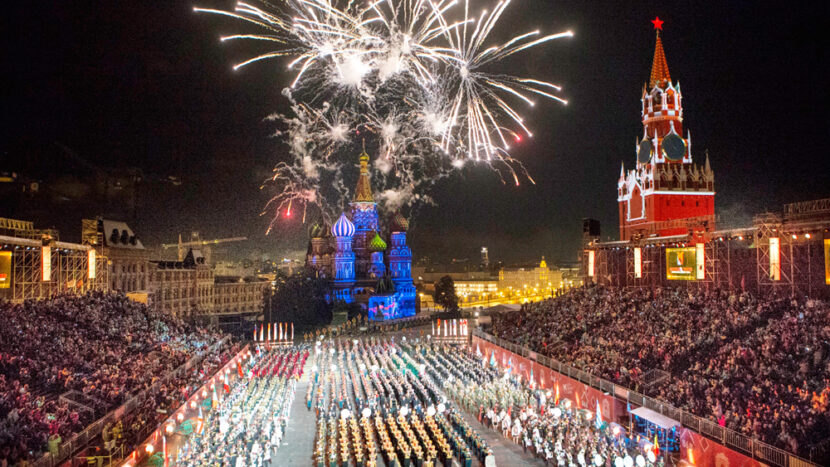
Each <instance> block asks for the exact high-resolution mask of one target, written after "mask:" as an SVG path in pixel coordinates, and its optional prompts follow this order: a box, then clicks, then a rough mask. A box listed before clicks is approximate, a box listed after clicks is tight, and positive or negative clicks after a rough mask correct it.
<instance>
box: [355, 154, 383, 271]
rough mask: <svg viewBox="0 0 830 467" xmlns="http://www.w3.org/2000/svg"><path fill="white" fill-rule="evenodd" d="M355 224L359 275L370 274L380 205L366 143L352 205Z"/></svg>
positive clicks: (361, 155)
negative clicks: (373, 184) (370, 169)
mask: <svg viewBox="0 0 830 467" xmlns="http://www.w3.org/2000/svg"><path fill="white" fill-rule="evenodd" d="M350 206H351V210H352V220H353V222H354V227H355V234H354V246H353V248H354V253H355V255H356V257H357V264H356V266H357V275H358V276H363V275H366V274H368V272H369V268H370V266H371V252H370V250H369V242H370V241H371V240H372V238H373V237H374V235H375V232H377V231H378V230H379V229H378V205H377V203H376V202H375V198H374V196H373V195H372V183H371V180H370V175H369V154H367V153H366V146H365V143H364V147H363V152H362V153H360V175H359V177H358V179H357V185H356V186H355V190H354V196H353V197H352V202H351V204H350Z"/></svg>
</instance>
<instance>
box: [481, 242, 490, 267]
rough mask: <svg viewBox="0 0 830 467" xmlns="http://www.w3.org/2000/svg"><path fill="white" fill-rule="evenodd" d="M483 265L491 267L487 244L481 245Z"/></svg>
mask: <svg viewBox="0 0 830 467" xmlns="http://www.w3.org/2000/svg"><path fill="white" fill-rule="evenodd" d="M481 265H482V266H483V267H484V269H487V268H489V267H490V254H489V252H488V251H487V247H486V246H483V247H481Z"/></svg>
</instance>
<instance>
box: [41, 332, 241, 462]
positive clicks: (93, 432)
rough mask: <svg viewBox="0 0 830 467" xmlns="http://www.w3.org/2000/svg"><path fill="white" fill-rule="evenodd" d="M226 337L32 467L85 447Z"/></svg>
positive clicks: (224, 340) (226, 338) (221, 342)
mask: <svg viewBox="0 0 830 467" xmlns="http://www.w3.org/2000/svg"><path fill="white" fill-rule="evenodd" d="M228 339H229V337H225V338H223V339H222V340H220V341H218V342H216V343H215V344H213V345H212V346H210V347H209V348H208V349H207V350H202V351H201V352H198V353H197V354H196V355H194V356H193V357H191V358H190V359H189V360H188V361H186V362H185V363H182V364H181V365H180V366H179V367H178V368H176V369H175V370H174V371H172V372H170V373H168V374H167V375H166V376H164V377H162V378H159V379H158V380H157V381H156V382H155V383H154V384H153V385H152V386H150V387H149V388H147V389H145V390H143V391H141V392H139V393H137V394H135V395H134V396H132V397H131V398H129V399H128V400H127V401H126V402H124V403H123V404H121V405H120V406H119V407H118V408H116V409H114V410H112V411H110V412H109V413H107V414H106V415H104V416H103V417H101V418H99V419H98V420H96V421H94V422H92V423H91V424H90V425H89V426H87V427H86V428H85V429H84V430H83V431H81V432H80V433H77V434H76V435H74V436H73V437H72V438H70V439H68V440H66V441H64V442H62V443H61V445H60V446H58V449H57V455H52V453H51V452H46V453H44V454H43V456H41V457H40V458H39V459H37V460H36V461H35V462H33V463H32V467H52V466H55V465H58V464H60V463H61V462H63V461H65V460H66V459H68V458H69V457H70V456H71V455H72V454H74V453H75V452H76V451H78V450H80V449H82V448H84V447H86V446H87V445H88V444H89V443H90V442H91V441H93V440H95V438H96V437H97V436H98V435H100V434H101V432H102V431H103V430H104V426H106V425H107V423H114V422H116V421H118V420H120V419H122V418H123V417H124V416H125V415H127V414H129V413H130V412H132V411H133V410H135V409H136V408H137V407H139V406H140V405H141V404H143V403H144V402H145V401H146V400H147V397H148V395H149V394H152V393H153V392H155V391H156V390H158V389H159V388H160V387H161V386H162V385H163V384H166V383H168V382H169V381H171V380H173V379H175V378H178V377H179V376H181V375H182V374H183V373H184V372H186V371H188V370H190V369H191V368H193V367H194V366H196V365H197V364H199V363H201V361H202V359H204V357H205V356H207V355H209V354H211V353H213V352H215V351H216V350H218V349H219V348H221V347H222V346H223V345H225V343H226V342H227V341H228Z"/></svg>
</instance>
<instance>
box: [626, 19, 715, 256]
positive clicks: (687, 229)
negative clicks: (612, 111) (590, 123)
mask: <svg viewBox="0 0 830 467" xmlns="http://www.w3.org/2000/svg"><path fill="white" fill-rule="evenodd" d="M652 23H653V24H654V28H655V30H656V36H657V41H656V45H655V48H654V58H653V60H652V64H651V76H650V79H649V82H648V84H647V85H646V86H644V87H643V92H642V99H641V102H642V106H641V110H640V116H641V119H642V123H643V133H642V135H640V136H639V137H638V138H637V140H636V141H635V147H634V153H635V162H634V164H633V165H634V169H632V170H629V171H627V172H626V170H625V164H623V166H622V167H621V168H620V178H619V179H618V181H617V202H618V204H619V216H620V238H621V239H622V240H630V239H631V238H632V237H636V236H645V237H648V236H668V235H685V234H689V233H692V232H700V231H711V230H714V227H715V204H714V198H715V191H714V173H713V172H712V169H711V167H710V166H709V157H708V156H707V157H706V162H705V164H704V165H703V166H699V165H697V164H695V163H694V162H693V160H692V137H691V134H690V133H689V131H688V130H687V131H686V133H685V135H684V133H683V96H682V94H681V92H680V83H679V82H677V83H673V82H672V80H671V75H670V74H669V65H668V62H667V61H666V54H665V51H664V50H663V41H662V39H661V37H660V31H661V30H662V29H663V27H662V26H663V21H661V20H660V18H655V19H654V20H653V21H652Z"/></svg>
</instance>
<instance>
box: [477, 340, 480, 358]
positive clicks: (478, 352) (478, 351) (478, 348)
mask: <svg viewBox="0 0 830 467" xmlns="http://www.w3.org/2000/svg"><path fill="white" fill-rule="evenodd" d="M480 356H481V348H480V347H479V346H478V342H476V357H480Z"/></svg>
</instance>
